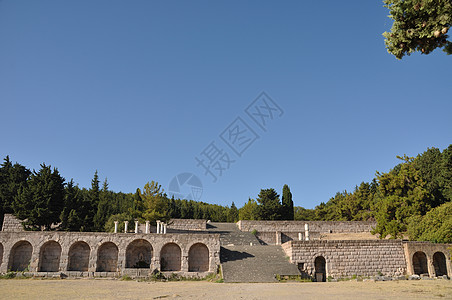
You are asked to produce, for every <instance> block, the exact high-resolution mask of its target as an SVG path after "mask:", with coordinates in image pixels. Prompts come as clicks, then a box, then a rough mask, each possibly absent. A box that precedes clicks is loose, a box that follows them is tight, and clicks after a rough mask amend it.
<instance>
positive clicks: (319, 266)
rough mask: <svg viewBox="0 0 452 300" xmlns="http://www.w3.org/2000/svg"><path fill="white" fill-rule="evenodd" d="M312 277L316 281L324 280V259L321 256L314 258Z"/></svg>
mask: <svg viewBox="0 0 452 300" xmlns="http://www.w3.org/2000/svg"><path fill="white" fill-rule="evenodd" d="M314 278H315V280H316V281H317V282H325V281H326V260H325V257H323V256H317V257H316V258H315V260H314Z"/></svg>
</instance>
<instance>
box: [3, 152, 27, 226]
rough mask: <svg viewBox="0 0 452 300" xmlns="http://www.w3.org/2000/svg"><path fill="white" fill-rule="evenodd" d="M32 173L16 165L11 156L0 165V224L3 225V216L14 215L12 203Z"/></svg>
mask: <svg viewBox="0 0 452 300" xmlns="http://www.w3.org/2000/svg"><path fill="white" fill-rule="evenodd" d="M30 174H31V172H30V170H28V169H27V168H25V167H24V166H22V165H20V164H18V163H15V164H14V165H13V164H12V162H11V161H10V159H9V156H6V158H4V162H3V163H2V164H1V165H0V224H3V215H4V214H5V213H13V208H12V202H13V199H14V197H15V196H16V195H17V193H18V191H19V189H20V187H22V186H24V185H26V183H27V178H28V177H29V176H30Z"/></svg>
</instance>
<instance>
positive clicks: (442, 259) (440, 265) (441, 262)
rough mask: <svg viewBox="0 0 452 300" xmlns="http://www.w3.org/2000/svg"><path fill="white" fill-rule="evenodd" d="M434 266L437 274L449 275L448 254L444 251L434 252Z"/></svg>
mask: <svg viewBox="0 0 452 300" xmlns="http://www.w3.org/2000/svg"><path fill="white" fill-rule="evenodd" d="M433 266H434V267H435V274H436V276H443V275H447V266H446V256H445V255H444V253H442V252H435V254H433Z"/></svg>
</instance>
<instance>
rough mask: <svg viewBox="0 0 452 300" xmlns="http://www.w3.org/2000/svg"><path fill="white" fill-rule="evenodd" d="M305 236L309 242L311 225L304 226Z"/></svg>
mask: <svg viewBox="0 0 452 300" xmlns="http://www.w3.org/2000/svg"><path fill="white" fill-rule="evenodd" d="M304 236H305V238H306V240H307V241H309V225H308V224H307V223H306V224H304Z"/></svg>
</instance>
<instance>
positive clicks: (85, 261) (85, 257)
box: [67, 241, 91, 272]
mask: <svg viewBox="0 0 452 300" xmlns="http://www.w3.org/2000/svg"><path fill="white" fill-rule="evenodd" d="M90 252H91V249H90V247H89V246H88V244H87V243H85V242H82V241H80V242H75V243H74V244H72V246H71V247H70V248H69V255H68V257H69V261H68V265H67V270H68V271H80V272H87V271H88V265H89V254H90Z"/></svg>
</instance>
